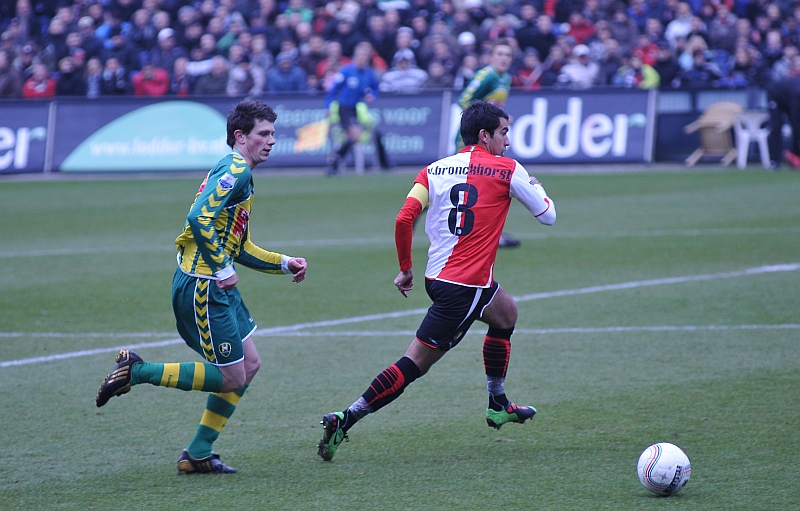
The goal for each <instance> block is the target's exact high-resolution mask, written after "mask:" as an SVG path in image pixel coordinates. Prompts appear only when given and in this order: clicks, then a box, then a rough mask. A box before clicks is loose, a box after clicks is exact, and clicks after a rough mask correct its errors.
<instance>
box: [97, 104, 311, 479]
mask: <svg viewBox="0 0 800 511" xmlns="http://www.w3.org/2000/svg"><path fill="white" fill-rule="evenodd" d="M276 119H277V114H276V113H275V111H274V110H273V109H272V108H270V107H269V106H267V105H266V104H264V103H262V102H261V101H255V100H245V101H242V102H241V103H239V104H238V105H236V107H235V108H234V109H233V110H232V111H231V112H230V114H229V115H228V121H227V142H228V145H229V146H230V147H231V149H233V150H232V151H231V153H230V154H228V155H227V156H225V157H224V158H222V159H221V160H220V161H219V163H217V165H216V166H215V167H214V168H213V169H211V171H209V173H208V175H207V176H206V178H205V180H204V181H203V183H202V184H201V185H200V189H199V190H198V191H197V195H196V197H195V200H194V203H193V204H192V207H191V208H190V210H189V214H188V215H187V218H186V223H185V225H184V231H183V233H181V235H180V236H178V238H177V239H176V240H175V244H176V245H177V252H178V268H177V269H176V271H175V276H174V278H173V281H172V307H173V311H174V313H175V319H176V323H177V327H178V332H179V333H180V335H181V337H182V338H183V339H184V341H186V344H187V345H188V346H189V347H190V348H192V349H193V350H195V351H196V352H197V353H198V354H200V356H201V357H202V358H203V362H183V363H167V364H162V363H153V362H145V361H144V360H142V358H141V357H139V356H138V355H137V354H136V353H134V352H133V351H131V350H127V349H126V350H121V351H120V352H119V355H117V358H116V366H115V367H114V369H113V371H112V372H111V374H109V375H108V376H106V378H105V380H104V381H103V383H102V385H101V386H100V389H99V390H98V391H97V398H96V404H97V406H103V405H105V404H106V403H107V402H108V400H109V399H111V398H112V397H114V396H120V395H122V394H125V393H127V392H129V391H130V390H131V386H132V385H138V384H140V383H149V384H151V385H156V386H161V387H173V388H178V389H181V390H199V391H203V392H209V393H210V394H209V396H208V400H207V403H206V409H205V412H204V413H203V416H202V418H201V420H200V425H199V426H198V428H197V432H196V434H195V436H194V439H193V440H192V441H191V443H190V444H189V446H188V447H187V448H186V449H185V450H184V451H183V452H182V453H181V456H180V459H179V460H178V474H196V473H233V472H236V469H234V468H233V467H231V466H229V465H226V464H225V463H223V462H222V461H221V460H220V459H219V456H218V455H217V454H215V453H214V452H212V450H211V447H212V444H213V443H214V441H215V440H216V439H217V437H218V436H219V434H220V432H221V431H222V428H223V426H225V424H226V423H227V422H228V419H229V418H230V417H231V415H232V414H233V412H234V410H235V409H236V405H237V404H238V403H239V399H240V398H241V397H242V396H243V395H244V392H245V390H246V389H247V386H248V385H249V384H250V382H251V381H252V380H253V377H254V376H255V375H256V372H258V369H259V367H260V366H261V359H260V357H259V355H258V351H257V350H256V346H255V343H254V341H253V340H252V335H253V332H255V329H256V325H255V322H254V321H253V318H252V317H251V316H250V312H249V311H248V310H247V307H246V306H245V304H244V302H243V301H242V297H241V295H240V294H239V290H238V289H237V288H236V284H237V283H238V282H239V276H238V274H237V272H236V268H235V267H234V262H235V263H237V264H240V265H242V266H247V267H248V268H252V269H254V270H257V271H261V272H264V273H276V274H292V275H293V277H292V280H293V281H294V282H302V281H303V280H304V279H305V276H306V267H307V265H306V260H305V259H303V258H302V257H289V256H286V255H283V254H278V253H275V252H269V251H267V250H264V249H263V248H261V247H258V246H257V245H255V244H254V243H253V242H252V241H250V235H249V228H248V224H249V220H250V211H251V208H252V203H253V174H252V171H253V169H254V168H255V167H256V165H258V164H259V163H261V162H264V161H266V160H267V158H268V157H269V153H270V151H271V150H272V146H274V145H275V124H274V123H275V120H276Z"/></svg>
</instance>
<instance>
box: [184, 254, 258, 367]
mask: <svg viewBox="0 0 800 511" xmlns="http://www.w3.org/2000/svg"><path fill="white" fill-rule="evenodd" d="M172 310H173V312H174V313H175V322H176V324H177V327H178V333H180V335H181V337H182V338H183V340H184V341H185V342H186V345H187V346H189V347H190V348H192V349H193V350H195V351H196V352H197V353H199V354H200V355H201V356H202V357H203V359H205V360H206V361H207V362H209V363H211V364H214V365H217V366H226V365H230V364H235V363H237V362H241V361H242V359H244V348H243V347H242V343H243V342H244V341H245V339H247V338H248V337H250V335H251V334H252V333H253V331H255V329H256V324H255V322H254V321H253V318H252V317H251V316H250V311H248V310H247V307H246V306H245V304H244V302H243V301H242V295H241V294H239V290H238V289H237V288H235V287H234V288H233V289H231V290H229V291H223V290H222V289H220V288H218V287H217V281H216V280H214V279H207V278H202V277H194V276H191V275H186V274H185V273H183V272H182V271H181V269H180V268H178V269H176V270H175V276H174V278H173V279H172Z"/></svg>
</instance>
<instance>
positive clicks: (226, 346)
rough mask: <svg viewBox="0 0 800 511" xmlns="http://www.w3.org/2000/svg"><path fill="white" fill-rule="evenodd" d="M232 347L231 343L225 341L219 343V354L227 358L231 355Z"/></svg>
mask: <svg viewBox="0 0 800 511" xmlns="http://www.w3.org/2000/svg"><path fill="white" fill-rule="evenodd" d="M232 349H233V348H232V347H231V343H229V342H224V343H222V344H220V345H219V354H220V355H222V356H223V357H225V358H228V357H230V356H231V350H232Z"/></svg>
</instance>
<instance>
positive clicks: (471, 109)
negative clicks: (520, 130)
mask: <svg viewBox="0 0 800 511" xmlns="http://www.w3.org/2000/svg"><path fill="white" fill-rule="evenodd" d="M501 117H502V118H504V119H506V120H508V114H507V113H506V112H505V110H503V109H502V108H500V107H497V106H495V105H492V104H490V103H485V102H483V101H475V102H474V103H471V104H470V105H469V106H468V107H467V108H465V109H464V113H463V114H461V138H462V139H463V140H464V144H465V145H471V144H477V143H478V140H479V138H478V135H479V134H480V132H481V130H486V131H488V132H489V133H494V132H495V130H496V129H497V128H498V127H500V118H501Z"/></svg>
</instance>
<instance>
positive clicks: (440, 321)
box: [417, 279, 499, 351]
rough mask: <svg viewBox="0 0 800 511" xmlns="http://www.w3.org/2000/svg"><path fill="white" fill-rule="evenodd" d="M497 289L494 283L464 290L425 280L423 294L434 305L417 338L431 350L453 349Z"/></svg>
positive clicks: (464, 288) (436, 281) (462, 287)
mask: <svg viewBox="0 0 800 511" xmlns="http://www.w3.org/2000/svg"><path fill="white" fill-rule="evenodd" d="M498 288H499V285H498V284H497V282H492V285H491V286H490V287H467V286H460V285H458V284H451V283H449V282H442V281H439V280H430V279H425V291H427V293H428V296H430V297H431V300H433V305H431V306H430V308H428V313H427V314H425V318H424V319H423V320H422V324H420V326H419V329H418V330H417V338H418V339H419V340H420V341H422V343H423V344H425V345H427V346H430V347H431V348H439V349H440V350H442V351H447V350H449V349H450V348H453V347H454V346H455V345H456V344H458V343H459V342H460V341H461V339H462V338H463V337H464V334H466V333H467V330H469V327H471V326H472V323H474V322H475V320H476V319H479V318H480V317H481V315H482V314H483V310H484V309H485V308H486V306H487V305H489V304H490V303H491V302H492V299H493V298H494V295H495V294H496V293H497V289H498Z"/></svg>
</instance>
